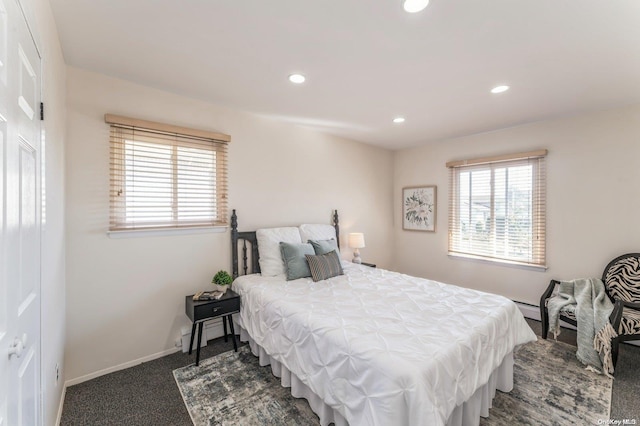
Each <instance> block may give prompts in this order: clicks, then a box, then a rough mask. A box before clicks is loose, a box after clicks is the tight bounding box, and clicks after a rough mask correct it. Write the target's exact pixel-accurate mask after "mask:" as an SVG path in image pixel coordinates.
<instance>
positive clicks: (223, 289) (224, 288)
mask: <svg viewBox="0 0 640 426" xmlns="http://www.w3.org/2000/svg"><path fill="white" fill-rule="evenodd" d="M228 288H229V286H228V285H220V284H213V289H214V290H218V291H221V292H223V293H225V292H226V291H227V289H228Z"/></svg>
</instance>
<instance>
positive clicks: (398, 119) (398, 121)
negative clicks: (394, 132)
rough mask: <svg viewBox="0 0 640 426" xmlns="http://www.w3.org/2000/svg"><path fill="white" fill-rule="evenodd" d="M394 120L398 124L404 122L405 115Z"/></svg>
mask: <svg viewBox="0 0 640 426" xmlns="http://www.w3.org/2000/svg"><path fill="white" fill-rule="evenodd" d="M393 122H394V123H396V124H400V123H404V117H396V118H394V119H393Z"/></svg>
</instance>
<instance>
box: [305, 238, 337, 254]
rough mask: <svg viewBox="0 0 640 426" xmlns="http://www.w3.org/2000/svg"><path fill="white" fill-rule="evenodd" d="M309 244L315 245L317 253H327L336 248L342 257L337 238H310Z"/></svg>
mask: <svg viewBox="0 0 640 426" xmlns="http://www.w3.org/2000/svg"><path fill="white" fill-rule="evenodd" d="M309 244H311V245H312V246H313V250H315V252H316V254H327V253H330V252H332V251H334V250H335V251H336V253H337V254H338V257H340V249H339V248H338V242H337V241H336V240H335V238H331V239H330V240H309Z"/></svg>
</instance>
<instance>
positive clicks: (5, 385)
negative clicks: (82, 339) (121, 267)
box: [0, 0, 42, 426]
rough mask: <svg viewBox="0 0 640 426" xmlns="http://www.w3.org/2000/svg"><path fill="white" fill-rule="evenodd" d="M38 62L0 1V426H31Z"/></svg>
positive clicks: (11, 2)
mask: <svg viewBox="0 0 640 426" xmlns="http://www.w3.org/2000/svg"><path fill="white" fill-rule="evenodd" d="M40 131H41V126H40V57H39V54H38V51H37V49H36V46H35V44H34V42H33V39H32V38H31V33H30V31H29V29H28V27H27V23H26V21H25V18H24V15H23V14H22V9H21V8H20V6H19V4H18V2H17V0H0V161H1V164H2V173H1V174H0V197H1V199H2V209H0V216H1V220H0V237H1V241H2V244H1V247H0V254H1V262H0V265H1V266H0V377H1V382H0V426H5V425H7V426H8V425H11V426H14V425H39V424H42V413H41V394H40V389H41V372H40V269H41V267H40V223H41V194H42V192H41V183H40V173H41V157H40V149H41V140H40V138H41V136H40Z"/></svg>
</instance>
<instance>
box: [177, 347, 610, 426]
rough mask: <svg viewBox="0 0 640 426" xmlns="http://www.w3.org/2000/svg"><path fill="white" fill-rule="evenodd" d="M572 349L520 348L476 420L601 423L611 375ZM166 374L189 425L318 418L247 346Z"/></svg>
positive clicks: (312, 422) (297, 422) (306, 421)
mask: <svg viewBox="0 0 640 426" xmlns="http://www.w3.org/2000/svg"><path fill="white" fill-rule="evenodd" d="M575 351H576V348H575V346H571V345H567V344H565V343H561V342H555V341H552V340H542V339H538V341H537V342H535V343H529V344H527V345H525V346H523V347H522V348H520V350H518V351H517V352H516V354H515V363H516V365H515V368H514V389H513V391H511V392H510V393H503V392H497V393H496V397H495V399H494V400H493V408H491V410H490V412H489V418H487V419H481V421H480V424H481V425H484V426H489V425H491V426H494V425H495V426H498V425H499V426H502V425H507V424H525V425H529V424H531V425H558V424H606V420H607V419H609V407H610V403H611V385H612V381H611V379H608V378H607V377H605V376H600V375H597V374H595V373H592V372H590V371H587V370H585V369H584V368H583V366H582V365H581V364H580V363H579V362H578V361H577V359H576V356H575ZM173 375H174V377H175V379H176V382H177V384H178V388H179V389H180V393H181V394H182V398H183V399H184V402H185V405H186V406H187V410H188V411H189V415H190V416H191V420H192V421H193V423H194V425H196V426H201V425H317V424H318V417H317V416H316V415H315V414H314V413H313V412H312V411H311V408H310V407H309V405H308V404H307V401H306V400H305V399H303V398H301V399H296V398H294V397H292V396H291V393H290V390H289V389H288V388H283V387H282V386H281V385H280V379H278V378H276V377H274V376H273V375H272V374H271V367H268V366H267V367H260V365H259V363H258V358H256V357H254V356H253V355H252V354H251V352H250V350H249V347H248V346H246V345H245V346H242V347H241V348H240V349H239V351H238V352H237V353H236V352H233V351H230V352H225V353H223V354H220V355H218V356H215V357H212V358H209V359H206V360H203V361H201V362H200V366H198V367H196V366H195V365H190V366H187V367H183V368H179V369H177V370H175V371H174V372H173ZM598 420H603V421H604V422H599V421H598Z"/></svg>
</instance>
